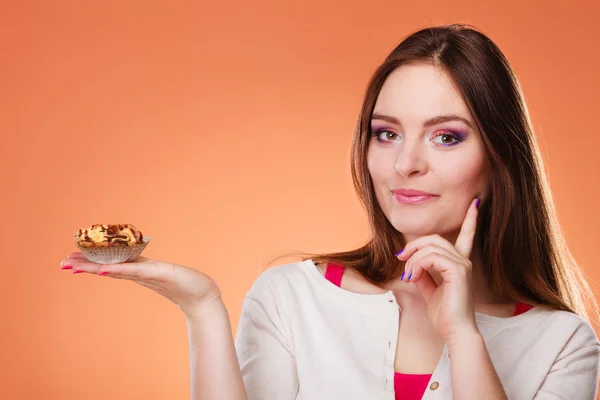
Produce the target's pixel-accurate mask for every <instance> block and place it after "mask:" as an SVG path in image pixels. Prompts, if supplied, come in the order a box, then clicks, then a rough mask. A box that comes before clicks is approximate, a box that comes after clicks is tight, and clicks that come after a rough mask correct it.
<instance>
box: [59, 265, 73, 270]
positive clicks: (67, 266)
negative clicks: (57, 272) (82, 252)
mask: <svg viewBox="0 0 600 400" xmlns="http://www.w3.org/2000/svg"><path fill="white" fill-rule="evenodd" d="M61 269H73V267H71V266H70V265H65V266H64V267H61Z"/></svg>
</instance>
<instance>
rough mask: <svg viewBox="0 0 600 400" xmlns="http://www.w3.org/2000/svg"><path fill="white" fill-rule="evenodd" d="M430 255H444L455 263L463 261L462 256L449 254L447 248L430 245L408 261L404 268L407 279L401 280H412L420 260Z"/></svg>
mask: <svg viewBox="0 0 600 400" xmlns="http://www.w3.org/2000/svg"><path fill="white" fill-rule="evenodd" d="M429 254H442V255H445V256H447V257H448V258H450V259H451V260H452V261H454V262H456V263H460V262H461V261H462V256H461V255H458V256H457V255H455V254H454V253H451V252H449V251H448V250H447V249H445V248H442V247H439V246H435V245H429V246H426V247H424V248H422V249H420V250H419V251H417V252H415V253H414V254H413V255H412V256H411V257H410V258H409V259H408V260H407V261H406V265H405V266H404V271H405V272H406V275H405V276H404V277H405V278H406V279H402V278H400V280H407V281H408V280H410V279H411V276H412V275H413V272H414V268H415V265H417V263H418V262H419V260H421V259H422V258H423V257H425V256H428V255H429Z"/></svg>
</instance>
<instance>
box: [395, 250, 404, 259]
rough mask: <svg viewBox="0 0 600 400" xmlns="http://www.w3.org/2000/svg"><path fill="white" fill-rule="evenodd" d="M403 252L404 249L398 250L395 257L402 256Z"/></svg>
mask: <svg viewBox="0 0 600 400" xmlns="http://www.w3.org/2000/svg"><path fill="white" fill-rule="evenodd" d="M403 251H404V249H400V251H399V252H397V253H396V257H398V256H399V255H400V254H402V252H403Z"/></svg>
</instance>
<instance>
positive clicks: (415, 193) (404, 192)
mask: <svg viewBox="0 0 600 400" xmlns="http://www.w3.org/2000/svg"><path fill="white" fill-rule="evenodd" d="M392 193H393V194H395V195H400V196H404V197H413V196H435V195H434V194H431V193H427V192H423V191H421V190H416V189H397V190H392Z"/></svg>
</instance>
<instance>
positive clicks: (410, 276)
mask: <svg viewBox="0 0 600 400" xmlns="http://www.w3.org/2000/svg"><path fill="white" fill-rule="evenodd" d="M410 278H412V272H411V273H410V275H409V276H408V280H409V281H410Z"/></svg>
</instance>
